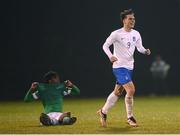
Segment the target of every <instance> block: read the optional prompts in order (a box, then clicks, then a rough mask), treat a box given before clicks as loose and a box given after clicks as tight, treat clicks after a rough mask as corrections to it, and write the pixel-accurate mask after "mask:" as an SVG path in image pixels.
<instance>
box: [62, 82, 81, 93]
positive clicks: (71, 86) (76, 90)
mask: <svg viewBox="0 0 180 135" xmlns="http://www.w3.org/2000/svg"><path fill="white" fill-rule="evenodd" d="M65 85H66V87H68V88H71V92H70V94H71V95H79V94H80V89H79V88H78V87H77V86H76V85H74V84H73V83H72V82H71V81H69V80H67V81H65Z"/></svg>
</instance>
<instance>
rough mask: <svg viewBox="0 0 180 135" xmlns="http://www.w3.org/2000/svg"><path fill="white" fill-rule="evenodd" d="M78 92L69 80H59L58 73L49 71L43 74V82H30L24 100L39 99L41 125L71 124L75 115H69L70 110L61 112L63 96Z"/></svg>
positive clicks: (74, 119)
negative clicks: (41, 111)
mask: <svg viewBox="0 0 180 135" xmlns="http://www.w3.org/2000/svg"><path fill="white" fill-rule="evenodd" d="M79 94H80V90H79V88H78V87H76V86H75V85H74V84H72V83H71V82H70V81H69V80H67V81H65V82H60V79H59V75H58V73H56V72H54V71H49V72H48V73H46V74H45V75H44V83H38V82H33V83H32V85H31V88H30V89H29V91H28V92H27V94H26V96H25V98H24V101H26V102H29V101H34V100H36V99H40V100H41V102H42V104H43V107H44V113H41V116H40V122H41V124H42V125H46V126H50V125H72V124H74V123H75V122H76V117H71V113H70V112H64V113H63V112H62V109H63V97H64V96H66V95H79ZM65 119H66V120H65Z"/></svg>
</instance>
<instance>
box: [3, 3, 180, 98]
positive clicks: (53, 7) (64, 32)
mask: <svg viewBox="0 0 180 135" xmlns="http://www.w3.org/2000/svg"><path fill="white" fill-rule="evenodd" d="M0 5H1V13H0V14H1V49H0V50H1V52H0V54H1V56H0V57H1V66H0V71H1V76H0V78H1V80H0V81H1V94H0V99H1V100H2V99H22V98H23V97H24V94H25V93H26V91H27V90H28V89H29V87H30V84H31V82H33V81H41V79H42V76H43V75H44V73H46V72H47V71H49V70H55V71H58V72H59V74H60V77H61V78H62V80H64V79H70V80H72V82H74V83H75V84H76V85H77V86H79V88H80V89H81V97H98V96H107V95H108V94H109V93H110V91H111V90H112V88H113V86H114V83H115V78H114V76H113V74H112V71H111V64H110V62H109V61H108V58H107V56H106V55H105V54H104V52H103V50H102V45H103V43H104V42H105V40H106V38H107V37H108V36H109V34H110V33H111V32H112V31H114V30H116V29H119V28H120V27H121V24H120V16H119V15H120V12H121V11H122V10H124V9H127V8H132V9H133V10H134V11H135V15H136V27H135V28H136V29H137V30H138V31H139V32H140V33H141V35H142V38H143V45H144V46H145V47H146V48H150V49H151V51H152V55H151V56H144V55H142V54H140V53H137V52H136V53H135V67H136V68H135V70H134V71H135V72H134V82H135V84H136V91H137V92H136V94H137V95H147V94H150V93H151V92H152V78H151V73H150V71H149V68H150V65H151V63H152V61H153V60H154V57H155V56H156V55H157V54H160V55H162V57H163V59H164V60H165V61H166V62H167V63H169V64H170V65H171V69H170V72H169V74H168V78H167V81H168V83H167V84H168V94H169V95H174V94H180V86H179V83H180V77H179V76H180V71H179V69H180V60H179V58H180V52H179V49H180V47H179V46H180V44H179V43H180V32H179V31H180V15H179V13H180V1H178V0H149V1H148V0H111V1H110V0H4V1H1V4H0ZM162 94H163V91H162Z"/></svg>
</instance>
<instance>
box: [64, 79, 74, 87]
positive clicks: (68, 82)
mask: <svg viewBox="0 0 180 135" xmlns="http://www.w3.org/2000/svg"><path fill="white" fill-rule="evenodd" d="M64 83H65V85H66V87H73V83H72V82H71V81H69V80H66V81H65V82H64Z"/></svg>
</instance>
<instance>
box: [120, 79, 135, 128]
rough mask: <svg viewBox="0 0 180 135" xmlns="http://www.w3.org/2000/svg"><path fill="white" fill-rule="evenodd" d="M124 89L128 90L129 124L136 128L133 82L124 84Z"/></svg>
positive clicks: (126, 97)
mask: <svg viewBox="0 0 180 135" xmlns="http://www.w3.org/2000/svg"><path fill="white" fill-rule="evenodd" d="M123 87H124V89H125V90H126V96H125V105H126V113H127V123H128V124H129V125H130V126H133V127H136V126H137V122H136V120H135V118H134V116H133V96H134V93H135V86H134V84H133V82H132V81H131V82H128V83H127V84H124V85H123Z"/></svg>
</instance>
